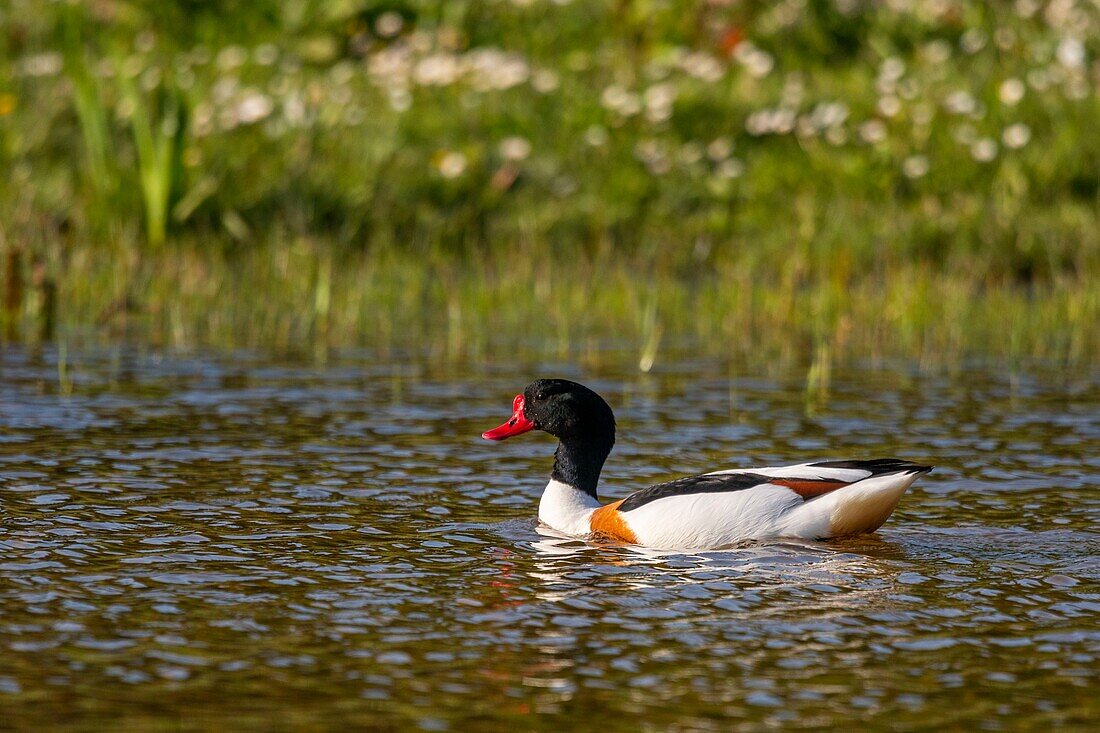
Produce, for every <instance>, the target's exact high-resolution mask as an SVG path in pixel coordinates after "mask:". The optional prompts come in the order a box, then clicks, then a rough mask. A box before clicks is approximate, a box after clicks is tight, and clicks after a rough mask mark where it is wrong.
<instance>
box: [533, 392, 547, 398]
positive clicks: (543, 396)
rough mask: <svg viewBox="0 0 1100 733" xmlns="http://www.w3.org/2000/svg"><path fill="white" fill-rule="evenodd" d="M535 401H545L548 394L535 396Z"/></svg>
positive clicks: (541, 393) (543, 393) (540, 393)
mask: <svg viewBox="0 0 1100 733" xmlns="http://www.w3.org/2000/svg"><path fill="white" fill-rule="evenodd" d="M535 399H536V400H545V399H546V393H545V392H539V393H538V394H536V395H535Z"/></svg>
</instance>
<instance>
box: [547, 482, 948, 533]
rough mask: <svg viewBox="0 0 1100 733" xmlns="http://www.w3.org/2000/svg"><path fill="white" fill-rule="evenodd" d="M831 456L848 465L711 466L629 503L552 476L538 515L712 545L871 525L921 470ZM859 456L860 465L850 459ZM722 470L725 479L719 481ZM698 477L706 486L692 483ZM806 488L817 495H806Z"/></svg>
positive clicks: (576, 528)
mask: <svg viewBox="0 0 1100 733" xmlns="http://www.w3.org/2000/svg"><path fill="white" fill-rule="evenodd" d="M834 463H841V464H848V465H851V466H853V467H843V468H837V467H830V466H828V465H821V464H811V463H806V464H799V465H795V466H785V467H769V468H754V469H744V470H731V471H715V472H713V473H709V474H704V475H703V476H701V477H692V478H693V479H696V483H695V484H694V485H688V486H686V487H684V489H683V490H678V489H677V487H675V486H674V484H675V483H676V482H674V484H666V485H664V486H667V487H670V488H669V489H666V490H665V492H663V493H666V494H667V495H662V496H659V497H657V498H651V499H649V500H647V501H644V502H637V501H636V502H634V504H637V505H636V506H632V505H631V502H630V498H629V497H628V499H627V500H622V501H617V502H613V503H611V504H607V505H603V504H601V503H600V502H599V501H598V500H597V499H595V498H594V497H592V496H591V495H589V494H587V493H585V492H584V491H580V490H579V489H576V488H573V487H572V486H569V485H567V484H565V483H562V482H560V481H557V480H551V481H550V483H549V484H547V486H546V489H545V490H544V491H543V494H542V499H541V501H540V502H539V520H540V521H541V522H543V523H544V524H546V525H547V526H549V527H551V528H552V529H555V530H557V531H558V532H562V533H565V534H569V535H574V536H586V535H590V534H594V533H595V534H603V535H606V536H610V537H612V538H615V539H619V540H622V541H626V542H631V543H634V544H639V545H644V546H646V547H653V548H660V549H713V548H720V547H729V546H731V545H735V544H737V543H739V542H744V541H747V540H759V539H766V538H777V537H797V538H803V539H829V538H833V537H842V536H849V535H855V534H862V533H865V532H873V531H875V530H876V529H878V528H879V527H880V526H881V525H882V523H883V522H885V521H886V519H887V518H888V517H889V516H890V514H891V513H892V512H893V511H894V507H896V506H897V503H898V501H899V500H900V499H901V496H902V494H904V493H905V490H906V489H908V488H909V486H910V485H911V484H912V483H913V481H914V480H915V479H916V478H917V477H918V476H920V475H922V474H923V473H926V472H927V470H928V469H927V468H925V467H923V466H915V465H913V464H905V463H903V462H897V465H896V466H886V467H882V466H876V464H875V462H873V461H868V462H858V461H850V462H849V461H842V462H834ZM861 463H862V465H863V466H864V467H855V466H859V465H860V464H861ZM891 468H892V469H893V470H888V469H891ZM706 477H713V478H712V479H711V480H706ZM724 477H729V479H730V481H731V483H723V482H725V481H726V479H725V478H724ZM773 481H777V482H779V483H773ZM700 482H702V485H704V486H706V487H707V488H706V489H705V490H701V491H700V490H693V489H697V488H698V486H699V485H700ZM753 482H756V483H753ZM745 484H749V485H745ZM723 486H729V487H730V488H728V489H723ZM815 487H817V488H815ZM661 488H662V487H653V489H649V490H648V491H650V492H653V491H654V489H661ZM643 493H644V492H639V494H638V495H641V494H643ZM657 493H662V492H657ZM811 493H816V495H813V496H809V497H807V494H811ZM638 495H636V496H638Z"/></svg>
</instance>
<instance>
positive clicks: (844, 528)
mask: <svg viewBox="0 0 1100 733" xmlns="http://www.w3.org/2000/svg"><path fill="white" fill-rule="evenodd" d="M530 430H542V431H543V432H545V433H549V434H550V435H553V436H554V437H556V438H557V439H558V441H559V442H558V450H557V452H556V453H555V454H554V470H553V472H552V473H551V474H550V483H548V484H547V485H546V489H545V490H544V491H543V493H542V499H541V501H539V520H540V521H541V522H543V523H544V524H546V525H548V526H549V527H550V528H552V529H555V530H557V531H558V532H563V533H565V534H567V535H573V536H587V535H597V536H603V537H607V538H611V539H614V540H618V541H621V542H626V543H629V544H637V545H642V546H645V547H652V548H657V549H694V550H702V549H717V548H722V547H729V546H731V545H735V544H737V543H740V542H743V541H746V540H759V539H766V538H778V537H799V538H804V539H814V540H820V539H829V538H833V537H846V536H851V535H857V534H863V533H865V532H874V531H875V530H876V529H878V528H879V527H880V526H881V525H882V523H883V522H885V521H886V519H887V517H889V516H890V514H891V513H892V512H893V511H894V507H895V506H897V503H898V500H899V499H901V495H902V494H904V493H905V490H906V489H907V488H909V485H910V484H912V483H913V481H914V480H916V478H917V477H918V476H921V475H923V474H925V473H928V472H929V471H931V470H932V467H931V466H922V465H918V464H916V463H911V462H909V461H901V460H897V459H895V458H878V459H874V460H867V461H858V460H856V461H853V460H845V461H820V462H817V463H802V464H799V465H796V466H784V467H782V468H751V469H733V470H726V471H714V472H712V473H705V474H702V475H699V476H687V477H685V478H680V479H676V480H675V481H670V482H668V483H665V484H657V485H656V486H650V487H649V488H645V489H642V490H640V491H636V492H634V493H633V494H631V495H630V496H628V497H626V498H625V499H620V500H618V501H615V502H612V503H610V504H601V503H600V501H599V499H598V497H597V495H596V484H597V483H598V482H599V480H600V471H601V470H602V469H603V464H604V461H606V460H607V456H608V454H610V453H611V448H612V446H613V445H614V444H615V416H614V414H613V413H612V412H611V408H610V407H609V406H608V404H607V402H605V401H604V399H603V398H602V397H600V396H599V395H598V394H596V393H595V392H593V391H592V390H590V389H589V388H587V387H585V386H584V385H581V384H577V383H576V382H570V381H568V380H565V379H539V380H537V381H535V382H532V383H531V384H529V385H528V386H527V388H526V389H524V390H523V394H518V395H516V397H515V399H514V400H513V402H512V417H511V418H510V419H509V420H508V422H506V423H504V424H503V425H501V426H500V427H498V428H494V429H493V430H489V431H486V432H485V433H482V437H483V438H486V439H488V440H504V439H505V438H510V437H512V436H514V435H520V434H521V433H526V432H528V431H530Z"/></svg>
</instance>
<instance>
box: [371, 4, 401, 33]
mask: <svg viewBox="0 0 1100 733" xmlns="http://www.w3.org/2000/svg"><path fill="white" fill-rule="evenodd" d="M404 27H405V20H404V19H403V18H402V17H401V15H400V14H399V13H395V12H394V11H392V10H389V11H387V12H385V13H382V14H381V15H379V16H378V19H377V20H376V21H374V32H375V33H377V34H378V35H379V36H380V37H381V38H393V37H394V36H396V35H397V34H398V33H400V32H401V29H402V28H404Z"/></svg>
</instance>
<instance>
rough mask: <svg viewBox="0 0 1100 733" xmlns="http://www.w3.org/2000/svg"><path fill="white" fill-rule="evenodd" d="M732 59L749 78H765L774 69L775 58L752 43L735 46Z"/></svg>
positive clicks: (745, 42) (743, 42) (744, 42)
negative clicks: (743, 68)
mask: <svg viewBox="0 0 1100 733" xmlns="http://www.w3.org/2000/svg"><path fill="white" fill-rule="evenodd" d="M733 57H734V58H735V59H737V61H738V63H740V64H741V65H743V66H744V67H745V70H746V71H748V72H749V75H750V76H752V77H755V78H757V79H760V78H763V77H765V76H767V75H768V74H769V73H770V72H771V70H772V69H773V68H774V67H775V58H774V57H773V56H772V55H771V54H770V53H768V52H767V51H764V50H761V49H759V48H757V47H756V46H755V45H754V44H753V43H752V41H742V42H741V43H739V44H737V48H736V49H734V52H733ZM714 81H717V79H715V80H714Z"/></svg>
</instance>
